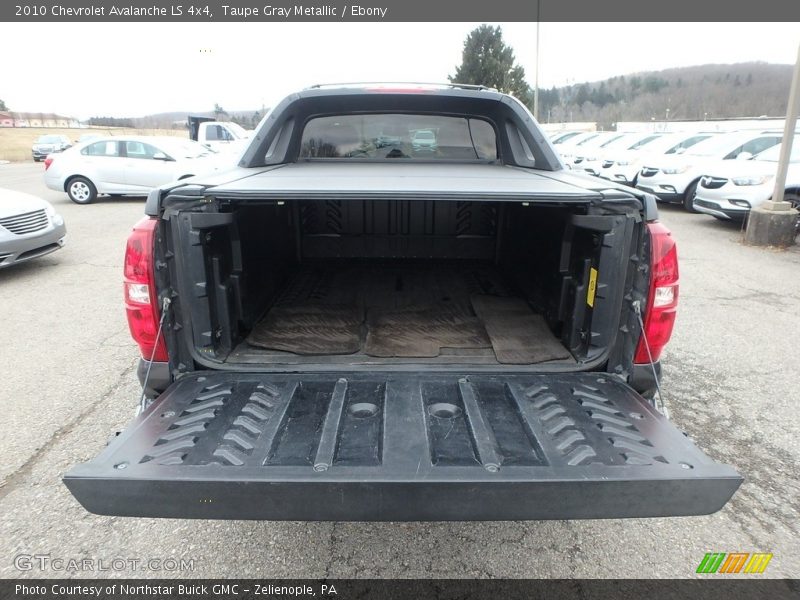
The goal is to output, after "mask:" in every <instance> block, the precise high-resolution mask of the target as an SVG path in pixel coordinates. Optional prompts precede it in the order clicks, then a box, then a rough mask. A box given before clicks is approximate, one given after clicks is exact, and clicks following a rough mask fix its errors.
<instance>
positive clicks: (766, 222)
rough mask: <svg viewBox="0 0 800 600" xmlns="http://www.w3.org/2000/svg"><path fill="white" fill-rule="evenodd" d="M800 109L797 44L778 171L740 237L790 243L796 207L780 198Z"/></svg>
mask: <svg viewBox="0 0 800 600" xmlns="http://www.w3.org/2000/svg"><path fill="white" fill-rule="evenodd" d="M798 112H800V46H798V48H797V61H796V62H795V65H794V75H793V76H792V87H791V90H790V91H789V103H788V104H787V105H786V123H785V124H784V126H783V141H782V142H781V153H780V158H779V159H778V173H777V174H776V176H775V191H774V192H773V193H772V200H768V201H767V202H765V203H764V204H763V205H761V206H759V207H757V208H754V209H752V210H751V211H750V215H749V218H748V219H747V230H746V231H745V234H744V240H745V242H746V243H748V244H753V245H756V246H791V245H792V244H794V239H795V237H796V235H797V230H796V227H795V226H796V223H797V217H798V211H797V210H796V209H795V208H793V207H792V205H791V204H789V203H788V202H784V200H783V193H784V188H785V187H786V172H787V170H788V169H789V156H790V154H791V152H792V143H793V142H794V130H795V128H796V127H797V113H798Z"/></svg>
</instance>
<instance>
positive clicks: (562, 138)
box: [550, 131, 583, 146]
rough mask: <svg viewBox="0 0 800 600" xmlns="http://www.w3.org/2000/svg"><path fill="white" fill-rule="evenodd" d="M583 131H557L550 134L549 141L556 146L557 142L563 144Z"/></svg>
mask: <svg viewBox="0 0 800 600" xmlns="http://www.w3.org/2000/svg"><path fill="white" fill-rule="evenodd" d="M581 133H583V132H581V131H558V132H556V133H553V134H551V135H550V143H551V144H553V145H554V146H558V145H559V144H563V143H564V142H566V141H567V140H570V139H572V138H574V137H575V136H576V135H579V134H581Z"/></svg>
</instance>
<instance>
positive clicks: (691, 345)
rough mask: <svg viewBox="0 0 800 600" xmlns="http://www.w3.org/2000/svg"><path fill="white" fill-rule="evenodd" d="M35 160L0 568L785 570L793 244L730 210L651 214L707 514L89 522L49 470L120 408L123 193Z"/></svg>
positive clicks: (548, 573)
mask: <svg viewBox="0 0 800 600" xmlns="http://www.w3.org/2000/svg"><path fill="white" fill-rule="evenodd" d="M42 171H43V167H42V165H40V164H32V163H15V164H9V165H0V187H6V188H11V189H15V190H19V191H24V192H28V193H34V194H37V195H40V196H41V197H43V198H44V199H46V200H48V201H50V202H51V203H53V205H54V206H55V207H56V209H57V210H58V211H59V212H60V213H61V214H62V215H63V216H64V218H65V220H66V223H67V228H68V234H67V236H68V237H67V243H66V246H65V248H64V249H63V250H60V251H58V252H56V253H54V254H52V255H49V256H47V257H44V258H42V259H39V260H37V261H33V262H30V263H28V264H25V265H20V266H18V267H15V268H12V269H7V270H4V271H0V306H2V309H3V317H4V319H3V332H4V336H3V341H4V343H3V345H2V348H0V364H2V365H3V394H2V396H3V410H4V418H3V419H1V420H0V456H2V461H0V481H2V482H3V483H0V576H3V577H16V576H20V575H22V576H25V575H30V576H42V575H45V576H61V575H63V574H65V573H64V572H63V571H61V570H57V569H52V568H51V569H49V570H44V571H41V570H39V565H40V564H42V561H38V562H37V561H35V560H34V561H30V560H22V561H20V560H19V559H18V560H17V561H16V566H15V557H18V556H20V555H23V556H30V555H48V554H49V555H50V556H51V557H52V558H53V559H56V558H58V559H63V561H64V562H63V563H62V562H59V563H58V564H59V565H63V564H69V563H68V562H67V561H70V560H72V559H76V561H80V560H82V559H89V561H88V562H86V563H82V564H84V565H91V566H92V568H93V569H94V571H93V572H92V571H90V572H84V571H69V572H68V573H66V574H70V575H84V576H91V575H98V574H99V575H117V576H124V575H128V576H134V575H138V576H142V575H146V574H147V573H146V572H145V571H143V570H142V569H143V568H146V567H147V566H148V565H149V566H150V567H151V568H152V569H156V570H157V569H158V568H163V569H166V570H159V571H158V573H152V574H157V575H165V576H194V577H213V576H223V575H225V576H242V577H292V576H305V577H349V576H352V577H370V576H373V577H392V576H398V577H468V576H476V577H483V576H494V577H647V576H653V577H688V576H692V575H694V572H695V569H696V567H697V565H698V563H699V562H700V560H701V559H702V558H703V555H704V554H705V553H706V552H772V553H774V555H775V556H774V558H773V560H772V562H771V563H770V565H769V568H768V569H767V572H766V575H767V576H773V577H780V576H782V577H792V576H796V575H797V573H798V572H799V571H800V557H799V556H798V544H797V539H800V531H798V529H800V528H798V522H799V521H798V511H800V506H798V498H799V497H800V484H798V481H797V478H796V468H797V467H796V465H797V464H798V461H799V460H800V446H799V445H798V444H797V432H798V431H800V416H798V412H797V410H796V406H797V403H798V401H800V392H798V388H797V380H798V377H797V358H796V357H797V355H798V335H797V334H798V331H800V327H798V314H797V312H798V311H797V307H798V306H800V278H798V267H800V249H798V248H797V247H795V248H792V249H790V250H788V251H782V252H778V251H772V250H766V249H757V248H749V247H745V246H742V245H741V244H740V243H739V237H740V234H739V231H738V228H737V226H735V225H731V224H725V223H720V222H716V221H715V220H713V219H710V218H709V217H707V216H705V215H693V214H688V213H685V212H683V211H682V210H681V209H679V208H677V207H665V208H663V210H662V220H663V221H665V222H666V224H667V225H668V226H669V227H670V228H671V229H672V230H673V232H674V235H675V237H676V238H677V241H678V244H679V246H678V247H679V253H680V256H681V269H682V272H681V292H680V293H681V304H680V312H679V317H678V322H677V325H676V331H675V335H674V337H673V341H672V343H671V345H670V346H669V347H668V350H667V352H666V354H665V358H664V366H665V370H666V376H665V382H664V388H665V396H666V399H667V403H668V406H669V408H670V411H671V413H672V418H673V420H674V421H675V422H676V424H677V425H678V426H679V427H681V428H682V429H684V430H685V431H686V432H687V433H688V434H689V435H690V436H691V437H692V438H693V439H694V440H695V441H696V442H697V443H698V444H699V445H700V446H701V447H702V448H703V449H704V450H706V451H707V452H708V453H709V454H710V455H711V456H712V457H713V458H715V459H716V460H719V461H723V462H728V463H730V464H732V465H734V466H735V467H736V468H737V469H738V470H739V471H740V472H741V473H742V474H743V475H744V476H745V477H746V482H745V484H744V486H743V487H742V488H741V489H740V490H739V492H737V494H736V496H734V499H733V500H732V501H731V503H730V504H729V505H728V506H726V507H725V509H724V510H723V511H721V512H720V513H717V514H715V515H711V516H708V517H693V518H679V519H648V520H627V521H574V522H566V523H565V522H526V523H400V524H389V523H366V524H362V523H336V524H334V523H266V522H241V521H239V522H198V521H176V520H153V519H125V518H107V517H98V516H94V515H90V514H88V513H86V512H85V511H84V510H83V509H82V508H81V507H80V506H79V505H78V504H77V503H76V502H75V501H74V500H73V498H72V497H71V496H70V495H69V493H68V492H67V491H66V489H65V488H64V487H63V485H62V484H61V482H60V476H61V474H62V473H63V472H64V471H65V470H66V469H68V468H69V466H71V465H72V464H75V463H76V462H80V461H85V460H88V459H89V458H91V457H92V456H93V455H95V454H96V453H97V452H98V451H99V449H100V448H101V447H102V446H103V444H104V443H105V441H106V440H107V439H108V437H109V436H110V435H111V434H112V433H113V432H114V431H115V430H118V429H120V428H122V427H124V425H125V423H126V422H127V421H129V420H130V418H131V417H132V415H133V410H134V407H135V404H136V400H137V397H138V393H139V386H138V382H137V381H136V378H135V366H136V360H137V350H136V347H135V345H134V344H133V342H132V341H131V340H130V339H129V337H128V334H127V325H126V323H125V317H124V313H123V310H122V292H121V278H122V273H121V267H122V257H123V250H124V242H125V238H126V236H127V233H128V231H129V230H130V227H131V225H132V224H133V223H134V222H135V221H136V220H137V219H138V218H139V217H140V216H141V214H142V210H143V201H142V199H123V200H120V199H115V200H101V201H100V202H98V203H97V204H93V205H91V206H78V205H75V204H73V203H72V202H70V201H69V200H68V199H67V197H66V195H65V194H60V193H58V192H53V191H50V190H47V189H46V188H45V186H44V184H43V182H42V177H41V173H42ZM115 559H122V562H120V561H119V560H117V561H115ZM167 559H171V560H167ZM151 560H153V561H156V562H152V563H151V562H149V561H151ZM181 560H183V561H184V565H185V567H186V568H185V570H184V571H181V570H180V561H181ZM137 561H140V562H137ZM157 565H161V567H158V566H157ZM28 567H30V569H29V570H26V569H28ZM117 567H120V568H117ZM173 567H177V568H173ZM191 567H193V570H190V569H191ZM62 568H63V566H62ZM20 569H22V570H20ZM106 569H107V570H106Z"/></svg>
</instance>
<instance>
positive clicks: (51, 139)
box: [29, 135, 61, 144]
mask: <svg viewBox="0 0 800 600" xmlns="http://www.w3.org/2000/svg"><path fill="white" fill-rule="evenodd" d="M29 139H30V138H29ZM59 142H61V136H58V135H43V136H41V137H40V138H39V139H38V140H37V141H36V143H37V144H58V143H59Z"/></svg>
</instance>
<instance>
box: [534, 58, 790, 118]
mask: <svg viewBox="0 0 800 600" xmlns="http://www.w3.org/2000/svg"><path fill="white" fill-rule="evenodd" d="M791 80H792V66H791V65H776V64H768V63H762V62H754V63H738V64H731V65H699V66H694V67H681V68H674V69H666V70H664V71H647V72H642V73H632V74H629V75H620V76H617V77H612V78H610V79H606V80H604V81H596V82H586V83H580V84H574V85H570V86H565V87H560V88H555V87H554V88H552V89H550V90H540V91H539V102H540V109H539V119H540V121H542V122H545V123H546V122H560V121H597V122H598V123H599V124H601V125H604V126H606V127H608V126H610V125H611V124H612V123H615V122H617V121H640V120H642V121H643V120H650V119H652V118H654V117H655V118H656V119H664V118H665V117H668V118H669V119H671V120H672V119H697V120H702V119H703V118H718V117H729V118H732V117H753V116H760V115H768V116H771V117H775V116H778V117H780V116H783V115H784V114H786V102H787V100H788V97H789V86H790V84H791ZM667 109H669V114H668V115H667Z"/></svg>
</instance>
